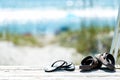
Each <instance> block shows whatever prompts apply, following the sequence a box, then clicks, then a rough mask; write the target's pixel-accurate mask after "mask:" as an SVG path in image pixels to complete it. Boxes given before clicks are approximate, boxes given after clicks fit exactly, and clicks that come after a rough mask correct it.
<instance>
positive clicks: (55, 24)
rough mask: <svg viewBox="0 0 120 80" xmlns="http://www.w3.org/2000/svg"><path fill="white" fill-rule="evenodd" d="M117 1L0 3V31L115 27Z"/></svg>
mask: <svg viewBox="0 0 120 80" xmlns="http://www.w3.org/2000/svg"><path fill="white" fill-rule="evenodd" d="M118 2H119V0H98V1H97V0H76V1H75V0H0V32H4V31H9V32H10V33H17V34H28V33H30V34H35V35H37V34H54V33H56V31H59V30H60V29H61V28H63V27H67V28H70V29H72V30H76V29H78V28H80V27H81V26H82V25H83V24H84V25H85V26H87V27H89V26H90V25H95V26H99V27H104V26H110V27H114V26H115V25H116V19H117V15H118Z"/></svg>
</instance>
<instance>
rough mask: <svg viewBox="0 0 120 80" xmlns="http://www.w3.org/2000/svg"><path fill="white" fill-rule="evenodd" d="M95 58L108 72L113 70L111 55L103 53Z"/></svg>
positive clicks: (113, 64)
mask: <svg viewBox="0 0 120 80" xmlns="http://www.w3.org/2000/svg"><path fill="white" fill-rule="evenodd" d="M96 58H97V59H98V60H99V61H100V62H101V63H102V64H103V65H105V66H106V67H107V68H108V69H110V70H115V59H114V57H113V55H112V54H109V53H103V54H99V55H97V56H96Z"/></svg>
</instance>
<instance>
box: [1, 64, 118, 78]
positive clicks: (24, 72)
mask: <svg viewBox="0 0 120 80" xmlns="http://www.w3.org/2000/svg"><path fill="white" fill-rule="evenodd" d="M107 79H109V80H120V69H116V72H106V70H100V69H99V70H96V71H91V72H80V70H79V69H78V66H76V70H75V71H73V72H68V71H57V72H52V73H46V72H44V70H43V69H42V67H40V66H36V67H30V66H0V80H107Z"/></svg>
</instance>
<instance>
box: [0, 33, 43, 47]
mask: <svg viewBox="0 0 120 80" xmlns="http://www.w3.org/2000/svg"><path fill="white" fill-rule="evenodd" d="M0 40H6V41H11V42H13V43H14V44H15V45H21V46H40V47H41V46H43V44H42V43H41V42H40V41H39V40H38V39H37V38H36V37H34V36H32V35H19V34H11V33H9V32H6V33H5V37H4V39H3V34H2V33H0Z"/></svg>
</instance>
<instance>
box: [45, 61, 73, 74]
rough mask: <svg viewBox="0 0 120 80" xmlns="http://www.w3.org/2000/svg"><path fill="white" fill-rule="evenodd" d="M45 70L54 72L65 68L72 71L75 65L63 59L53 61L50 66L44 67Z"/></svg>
mask: <svg viewBox="0 0 120 80" xmlns="http://www.w3.org/2000/svg"><path fill="white" fill-rule="evenodd" d="M44 70H45V72H54V71H57V70H66V71H74V70H75V66H74V64H73V63H69V62H67V61H64V60H58V61H55V62H54V63H53V64H52V65H51V66H50V67H46V68H45V69H44Z"/></svg>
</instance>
